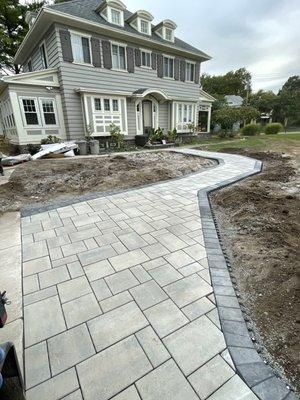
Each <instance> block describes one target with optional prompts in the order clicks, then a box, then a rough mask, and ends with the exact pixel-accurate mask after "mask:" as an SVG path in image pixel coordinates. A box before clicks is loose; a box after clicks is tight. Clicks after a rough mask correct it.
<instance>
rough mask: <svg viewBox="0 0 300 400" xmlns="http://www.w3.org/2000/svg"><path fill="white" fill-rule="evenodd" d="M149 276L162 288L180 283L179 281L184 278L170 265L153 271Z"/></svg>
mask: <svg viewBox="0 0 300 400" xmlns="http://www.w3.org/2000/svg"><path fill="white" fill-rule="evenodd" d="M149 274H150V275H151V276H152V278H153V279H155V280H156V282H157V283H158V284H159V285H160V286H166V285H168V284H169V283H172V282H175V281H178V279H180V278H182V275H181V274H180V273H179V272H177V270H176V269H175V268H173V267H172V265H170V264H166V265H162V266H161V267H157V268H154V269H151V271H149Z"/></svg>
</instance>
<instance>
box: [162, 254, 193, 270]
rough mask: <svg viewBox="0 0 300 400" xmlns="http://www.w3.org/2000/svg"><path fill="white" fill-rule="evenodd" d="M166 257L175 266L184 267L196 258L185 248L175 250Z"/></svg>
mask: <svg viewBox="0 0 300 400" xmlns="http://www.w3.org/2000/svg"><path fill="white" fill-rule="evenodd" d="M165 259H166V260H167V261H168V262H169V263H170V264H172V265H173V267H175V268H182V267H185V266H186V265H189V264H191V263H193V262H194V259H193V258H192V257H190V256H189V255H188V254H186V253H185V252H184V251H183V250H178V251H175V252H173V253H171V254H168V255H167V256H165Z"/></svg>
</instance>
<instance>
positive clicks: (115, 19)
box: [110, 8, 122, 25]
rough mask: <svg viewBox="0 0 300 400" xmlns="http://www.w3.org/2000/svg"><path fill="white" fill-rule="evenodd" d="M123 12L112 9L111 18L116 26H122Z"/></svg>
mask: <svg viewBox="0 0 300 400" xmlns="http://www.w3.org/2000/svg"><path fill="white" fill-rule="evenodd" d="M121 12H122V11H120V10H116V9H114V8H111V9H110V17H111V21H110V22H111V23H112V24H115V25H122V23H121V20H122V18H121Z"/></svg>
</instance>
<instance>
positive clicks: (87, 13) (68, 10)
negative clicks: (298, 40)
mask: <svg viewBox="0 0 300 400" xmlns="http://www.w3.org/2000/svg"><path fill="white" fill-rule="evenodd" d="M103 3H104V0H71V1H67V2H65V3H58V4H53V5H49V6H46V8H50V9H52V10H55V11H60V12H63V13H65V14H69V15H72V16H74V17H78V18H83V19H86V20H88V21H92V22H95V23H98V24H101V25H104V26H107V27H113V28H116V29H119V30H120V31H121V32H122V31H126V32H128V33H132V34H134V35H139V36H141V37H145V38H148V39H149V38H151V39H152V40H153V41H154V42H158V43H163V44H165V45H166V44H167V45H168V46H169V47H172V46H174V47H177V48H180V49H182V50H184V51H188V52H191V53H194V54H197V55H199V56H200V57H202V58H203V59H205V60H209V59H210V58H211V57H210V56H209V55H207V54H205V53H204V52H203V51H201V50H199V49H197V48H196V47H193V46H191V45H189V44H188V43H186V42H184V41H183V40H181V39H179V38H177V37H175V41H174V43H169V42H166V40H164V39H162V38H161V37H160V36H158V35H157V34H156V33H154V32H152V33H151V36H149V35H145V34H143V33H141V32H139V31H137V30H136V29H134V28H133V27H132V26H131V25H130V24H129V23H128V22H126V21H127V19H128V18H130V17H131V16H132V15H133V13H132V12H130V11H128V10H125V11H124V27H122V26H117V25H115V24H111V23H109V22H108V21H106V20H105V19H104V18H103V17H101V15H100V14H99V13H98V12H96V9H97V8H99V6H100V5H101V4H103ZM152 27H154V26H153V25H152Z"/></svg>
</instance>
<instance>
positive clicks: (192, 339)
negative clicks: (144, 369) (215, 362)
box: [163, 316, 226, 375]
mask: <svg viewBox="0 0 300 400" xmlns="http://www.w3.org/2000/svg"><path fill="white" fill-rule="evenodd" d="M163 342H164V344H165V345H166V347H167V349H168V350H169V352H170V353H171V354H172V356H173V357H174V359H175V361H176V362H177V364H178V365H179V367H180V369H181V370H182V371H183V372H184V374H185V375H189V374H191V373H192V372H194V371H195V370H196V369H197V368H199V367H201V366H202V365H203V364H205V363H206V362H207V361H209V360H210V359H211V358H212V357H214V356H215V355H217V354H218V353H220V352H221V351H223V350H224V349H225V348H226V344H225V340H224V337H223V334H222V332H221V331H220V330H219V329H218V328H217V327H216V326H215V325H214V324H213V323H212V322H211V321H209V319H208V318H207V317H206V316H202V317H200V318H198V319H197V320H195V321H193V322H191V323H189V324H188V325H186V326H184V327H182V328H181V329H179V330H178V331H176V332H174V333H172V334H171V335H169V336H168V337H167V338H165V339H164V340H163ZM195 349H197V351H195Z"/></svg>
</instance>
